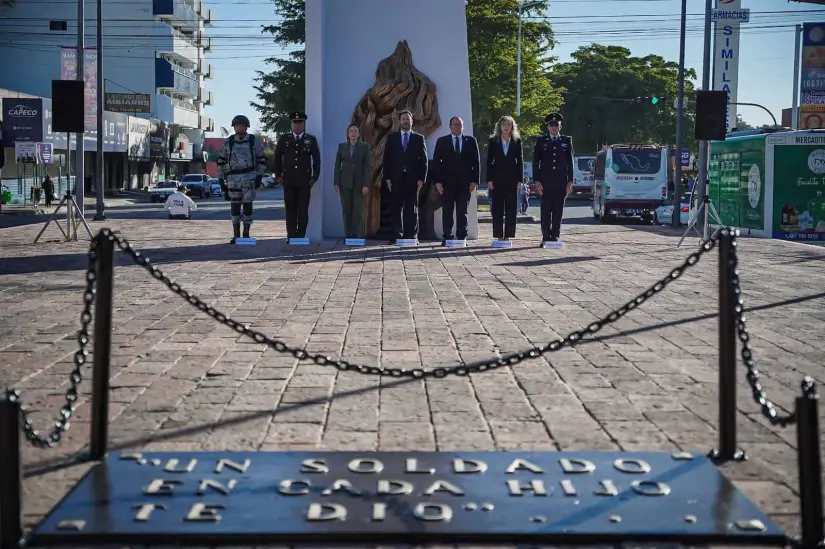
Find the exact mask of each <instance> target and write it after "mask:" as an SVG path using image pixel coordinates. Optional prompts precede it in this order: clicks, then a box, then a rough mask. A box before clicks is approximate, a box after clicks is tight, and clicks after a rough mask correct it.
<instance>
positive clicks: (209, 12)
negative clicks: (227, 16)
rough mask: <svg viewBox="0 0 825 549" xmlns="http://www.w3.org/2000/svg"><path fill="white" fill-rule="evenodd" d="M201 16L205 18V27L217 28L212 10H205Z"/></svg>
mask: <svg viewBox="0 0 825 549" xmlns="http://www.w3.org/2000/svg"><path fill="white" fill-rule="evenodd" d="M201 15H202V16H203V24H204V25H206V26H208V27H213V26H215V23H214V22H213V21H212V10H210V9H204V10H203V11H202V12H201Z"/></svg>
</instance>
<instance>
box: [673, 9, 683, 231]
mask: <svg viewBox="0 0 825 549" xmlns="http://www.w3.org/2000/svg"><path fill="white" fill-rule="evenodd" d="M686 26H687V0H682V23H681V26H680V27H679V76H678V82H677V85H678V87H679V88H678V89H679V97H678V99H677V100H676V102H677V104H676V154H675V155H674V161H675V162H674V164H675V166H674V167H675V170H674V171H675V173H674V174H673V215H671V216H670V217H671V219H670V221H671V224H672V225H673V226H674V227H676V228H678V227H679V226H680V225H681V224H682V146H683V145H682V144H683V139H684V136H683V135H682V133H683V131H682V126H683V122H684V118H685V27H686Z"/></svg>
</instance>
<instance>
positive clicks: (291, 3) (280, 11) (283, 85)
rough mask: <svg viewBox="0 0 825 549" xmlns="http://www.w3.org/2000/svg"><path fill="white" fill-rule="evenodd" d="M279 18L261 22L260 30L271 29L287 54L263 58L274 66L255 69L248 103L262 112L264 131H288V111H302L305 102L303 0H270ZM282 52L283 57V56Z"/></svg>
mask: <svg viewBox="0 0 825 549" xmlns="http://www.w3.org/2000/svg"><path fill="white" fill-rule="evenodd" d="M272 2H273V3H274V4H275V14H276V15H277V16H278V17H279V19H280V22H279V23H278V24H277V25H269V26H264V27H262V29H261V32H262V33H270V34H272V36H273V41H274V42H275V44H277V45H278V46H280V47H281V48H284V49H288V48H291V49H289V51H288V52H287V53H286V54H281V55H280V56H279V55H274V56H272V57H269V58H267V59H266V60H265V63H266V64H267V65H269V66H271V67H273V70H272V71H271V72H264V71H257V72H258V76H257V78H256V79H255V81H256V82H257V85H256V86H255V90H256V91H257V92H258V93H257V97H258V101H257V102H252V103H251V105H252V107H254V108H255V109H256V110H257V111H258V112H259V113H260V114H261V125H262V126H263V128H264V129H265V130H267V131H271V132H275V133H282V132H286V131H289V128H290V120H289V113H291V112H295V111H303V110H304V105H305V101H306V99H305V91H304V90H305V79H304V73H305V71H304V64H305V63H304V60H305V56H304V52H305V50H304V43H305V39H306V25H305V14H306V10H305V8H306V5H305V3H304V0H272ZM283 55H285V57H284V56H283Z"/></svg>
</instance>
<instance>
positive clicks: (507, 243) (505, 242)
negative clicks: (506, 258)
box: [493, 240, 513, 248]
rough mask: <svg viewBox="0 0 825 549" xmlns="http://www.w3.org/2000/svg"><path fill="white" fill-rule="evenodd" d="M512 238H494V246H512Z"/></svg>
mask: <svg viewBox="0 0 825 549" xmlns="http://www.w3.org/2000/svg"><path fill="white" fill-rule="evenodd" d="M512 247H513V241H512V240H493V248H512Z"/></svg>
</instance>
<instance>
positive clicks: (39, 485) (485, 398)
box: [0, 219, 825, 547]
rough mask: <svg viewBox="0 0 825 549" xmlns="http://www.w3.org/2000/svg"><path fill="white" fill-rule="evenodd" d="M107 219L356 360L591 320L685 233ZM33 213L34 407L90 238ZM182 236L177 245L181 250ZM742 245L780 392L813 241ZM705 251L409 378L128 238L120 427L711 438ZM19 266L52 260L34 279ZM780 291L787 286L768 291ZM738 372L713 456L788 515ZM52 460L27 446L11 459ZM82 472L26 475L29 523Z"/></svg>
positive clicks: (807, 290)
mask: <svg viewBox="0 0 825 549" xmlns="http://www.w3.org/2000/svg"><path fill="white" fill-rule="evenodd" d="M112 226H113V227H115V228H117V229H120V230H121V231H123V234H124V235H126V236H128V237H129V239H130V240H131V242H132V243H133V245H134V246H135V247H136V248H139V249H141V250H143V251H144V252H145V254H146V255H147V256H149V257H150V258H153V260H155V261H154V262H155V264H156V265H158V266H159V267H160V268H162V269H163V270H166V271H168V272H169V274H170V276H171V277H173V278H174V279H175V280H176V281H178V282H179V283H180V284H181V285H182V286H183V287H185V288H187V289H190V290H191V291H192V292H193V293H197V294H199V295H201V297H202V298H203V299H204V300H205V301H206V302H207V303H208V304H209V305H211V306H215V307H217V308H219V309H221V310H223V311H224V312H225V313H226V314H229V315H230V316H232V317H233V318H234V319H235V320H237V321H239V322H243V323H246V324H249V325H250V327H251V328H253V329H255V330H258V331H260V332H262V333H265V334H269V335H272V336H275V337H277V338H278V339H279V340H281V341H283V342H284V343H286V344H287V345H290V346H293V347H297V348H306V350H308V351H311V352H317V353H319V354H322V355H324V356H331V357H344V358H346V359H347V360H348V361H350V362H351V363H356V364H364V365H367V366H384V367H388V368H389V367H400V368H408V369H411V368H422V367H423V368H435V367H439V366H452V365H456V364H457V363H458V362H459V361H460V360H464V361H466V362H477V361H488V360H494V359H496V358H497V357H499V356H502V355H505V354H508V353H513V352H522V351H525V350H527V349H529V348H530V347H531V346H532V345H544V344H546V343H548V342H549V341H552V340H555V339H558V338H560V337H564V336H565V335H567V334H568V333H569V332H571V331H574V330H581V329H583V328H586V327H587V326H588V325H589V324H590V323H592V322H593V321H594V320H596V319H598V318H600V317H603V316H605V315H607V314H608V313H610V311H611V310H613V309H614V308H616V307H618V306H620V305H621V304H623V303H624V302H625V301H627V300H629V299H632V298H633V297H634V296H635V295H636V294H637V293H639V292H641V291H644V290H645V289H647V288H648V287H650V286H651V285H652V284H653V283H654V282H655V281H656V280H657V279H658V278H659V277H662V276H664V275H665V274H666V273H668V272H669V271H670V270H671V269H672V268H673V267H674V266H675V265H677V264H679V263H680V262H681V261H682V260H683V259H684V257H685V256H686V254H687V253H688V250H687V248H686V247H685V248H682V249H676V248H675V242H676V240H677V238H678V237H677V236H676V235H673V234H671V233H669V232H668V231H667V230H660V229H651V230H648V229H644V230H638V229H639V228H638V227H635V228H634V227H620V226H612V227H609V228H608V227H603V226H597V225H572V226H569V227H567V228H566V229H565V231H566V232H565V235H566V239H567V242H568V247H567V248H565V249H564V250H539V249H536V248H535V246H534V244H535V242H534V241H535V240H536V239H537V238H538V228H537V227H535V226H529V225H520V226H519V236H520V238H519V240H516V241H515V246H514V248H513V249H512V250H496V251H495V253H493V252H491V251H490V250H488V249H486V241H487V240H488V239H489V236H490V235H489V234H488V232H484V234H483V235H482V239H481V240H479V241H477V242H475V243H473V244H472V245H471V247H470V248H468V249H466V250H460V251H455V250H442V249H440V248H439V247H437V246H433V247H431V246H430V245H426V244H423V245H422V246H420V247H419V249H418V250H409V251H406V250H405V251H403V252H399V251H396V250H392V249H389V248H382V247H379V246H375V247H370V248H368V249H366V250H358V251H353V250H344V249H343V247H342V245H341V243H340V242H327V243H324V244H323V245H321V246H319V247H318V248H313V249H309V250H306V251H303V250H302V251H301V252H300V253H296V252H294V251H293V250H290V249H288V248H286V247H285V246H283V244H282V243H281V242H280V241H278V240H275V239H276V237H282V236H283V232H282V231H283V228H282V225H281V224H277V223H274V222H268V221H262V222H260V223H256V230H259V231H260V233H259V234H260V235H261V237H260V240H259V245H258V246H257V247H256V248H254V249H232V250H230V249H228V248H227V249H225V248H223V247H222V246H225V232H226V226H225V223H222V222H213V221H201V222H199V224H198V227H199V228H198V232H197V234H195V235H193V234H191V233H183V232H180V233H178V232H177V230H176V229H170V227H172V226H171V225H169V224H167V223H166V222H165V221H156V220H129V219H126V220H122V221H112ZM481 228H482V231H489V226H484V225H482V226H481ZM36 230H38V227H37V226H24V227H18V228H15V229H13V230H12V229H0V241H2V242H3V243H4V245H3V247H2V248H1V249H0V292H1V294H0V295H2V300H3V308H2V309H0V385H2V384H14V385H17V386H19V387H21V389H23V391H24V396H25V398H26V400H27V401H28V402H29V403H30V404H31V405H32V408H33V409H34V410H36V413H35V415H34V418H35V420H36V421H38V422H42V424H44V425H45V424H47V422H50V421H53V418H54V415H55V413H56V407H57V406H59V405H60V404H61V395H62V394H63V393H64V392H65V390H66V388H67V387H68V377H67V376H68V374H69V372H70V371H71V370H72V368H73V362H72V355H73V353H74V351H75V345H76V343H75V339H76V333H77V332H76V331H77V326H78V324H77V322H78V318H79V313H80V306H81V294H80V292H81V291H82V280H83V273H82V271H81V270H80V269H82V268H83V267H84V265H83V254H84V253H85V251H86V249H87V243H85V242H78V243H68V244H66V243H43V244H42V245H38V247H32V246H31V245H30V244H28V243H29V242H30V241H31V239H33V237H34V234H36ZM161 233H163V234H164V239H163V240H160V239H159V238H158V234H161ZM183 247H186V248H185V249H186V254H185V255H181V253H177V250H176V248H180V249H182V248H183ZM740 248H741V252H740V256H741V257H740V270H741V276H742V284H743V290H744V298H745V301H746V306H747V307H749V310H748V315H747V317H748V325H749V329H750V333H751V337H752V340H753V346H754V354H755V356H756V359H757V362H758V363H759V366H760V370H761V373H762V381H763V384H764V386H765V388H766V390H767V392H768V394H769V396H770V397H771V398H773V399H774V400H775V402H776V404H777V405H778V406H780V407H781V408H782V409H784V410H788V409H789V408H790V407H791V406H792V404H793V399H794V398H795V396H796V394H797V391H798V386H799V381H800V380H801V377H802V375H803V374H809V375H812V376H814V377H815V378H816V379H817V380H819V381H820V382H823V381H825V366H823V365H822V364H821V357H822V353H823V352H825V338H823V337H822V334H823V330H822V325H823V324H822V323H823V322H824V321H825V298H823V297H822V296H821V295H820V294H819V293H818V291H817V288H822V287H825V272H823V271H822V270H821V269H820V268H819V265H821V264H822V261H823V260H825V249H823V248H818V247H806V246H800V245H796V244H791V243H783V242H778V241H769V240H755V239H754V240H750V239H742V240H741V242H740ZM119 255H120V254H119ZM802 258H804V261H801V259H802ZM565 261H566V262H565ZM7 265H8V266H9V267H7ZM15 267H21V268H18V269H15ZM716 268H717V266H716V257H715V255H714V254H713V253H711V254H708V255H707V257H705V258H704V259H703V260H702V261H701V263H700V265H699V266H697V267H695V268H694V269H692V270H690V271H688V273H687V274H686V276H685V277H684V279H683V280H678V281H675V282H673V283H672V284H670V285H669V286H668V288H667V290H665V292H663V293H662V294H661V295H659V296H657V297H656V298H654V299H652V300H650V301H649V302H647V303H645V304H643V305H642V306H641V307H639V308H638V309H637V310H635V311H632V312H630V313H628V315H627V316H626V317H624V318H622V319H620V320H618V321H617V322H615V323H614V324H613V325H608V326H605V327H604V328H603V329H602V330H601V331H600V332H599V334H598V337H596V338H592V337H589V336H588V337H585V340H584V341H581V342H580V343H579V344H577V345H576V346H575V347H568V348H564V349H561V350H559V351H556V352H548V353H546V354H544V355H543V357H542V358H540V359H537V360H533V361H529V362H525V363H523V364H519V365H517V366H514V367H510V366H502V367H499V368H493V369H490V370H488V371H485V372H482V373H473V374H470V375H468V376H464V377H449V378H446V379H427V380H426V381H422V380H414V379H409V378H399V379H396V378H393V377H383V378H379V377H366V376H361V375H360V374H358V373H356V372H353V371H350V372H343V371H338V370H337V369H335V368H333V367H331V366H322V365H317V364H315V363H313V362H312V361H308V360H298V359H296V358H295V357H294V356H293V355H291V354H281V353H278V352H276V351H275V350H274V349H272V348H269V347H267V346H266V345H264V344H261V343H257V342H254V341H251V340H248V339H247V338H244V337H242V336H240V334H238V332H236V331H235V330H233V329H231V328H228V327H226V326H220V325H218V324H217V323H216V322H215V321H214V320H213V319H211V318H209V317H207V316H206V315H203V314H201V313H199V312H198V311H196V310H195V309H193V308H192V307H191V306H189V305H188V304H187V303H185V302H183V301H182V300H180V299H179V298H178V297H176V296H174V295H172V294H171V293H169V292H167V291H166V290H164V289H163V288H161V287H160V286H159V285H158V284H157V282H156V281H154V280H152V279H151V278H150V277H149V276H148V275H147V273H146V272H145V271H144V270H142V269H141V268H139V267H137V266H134V265H131V264H130V263H129V262H127V261H125V258H124V257H121V258H120V259H119V262H118V267H117V269H116V278H115V295H116V299H115V311H114V313H113V322H114V326H115V327H114V331H113V339H112V342H113V347H112V381H111V385H112V391H111V395H110V396H111V408H110V417H111V420H112V433H111V435H112V436H111V438H112V444H113V447H123V448H136V449H143V450H170V451H189V450H272V451H287V450H302V451H312V450H317V449H324V450H354V451H358V450H360V451H368V450H400V451H403V450H439V451H476V450H477V451H485V450H507V451H529V450H549V451H555V450H626V451H645V450H662V451H673V450H676V449H682V450H690V451H695V452H705V451H707V450H709V449H710V448H712V447H714V446H715V445H716V444H717V442H718V432H717V425H718V410H717V406H718V403H717V400H718V396H717V376H718V373H717V372H718V358H717V346H718V336H717V332H716V328H717V325H716V323H717V319H716V317H715V314H716V311H717V298H716V284H717V275H716ZM18 271H20V272H18ZM29 272H41V273H44V275H43V276H47V277H48V281H49V285H48V287H44V286H43V284H42V280H43V279H42V278H33V277H31V276H29V275H27V274H25V273H29ZM788 300H797V301H794V302H792V303H784V304H783V302H787V301H788ZM756 307H758V308H756ZM89 360H90V361H91V357H89ZM738 367H739V368H741V365H740V366H738ZM740 372H741V369H740ZM87 377H89V376H88V375H87ZM89 390H90V384H89V381H88V379H87V380H85V381H84V382H83V384H82V385H81V397H80V400H79V401H78V410H77V421H76V422H75V423H74V424H73V426H72V429H71V430H70V431H69V432H68V433H67V435H66V437H65V441H64V443H63V444H62V445H61V446H60V447H58V448H57V449H55V450H54V451H52V453H50V454H48V459H65V458H66V457H68V456H70V455H72V454H73V453H76V452H79V451H81V450H82V449H83V448H84V447H85V446H86V445H87V443H88V431H89V423H88V421H89V403H88V393H89ZM738 393H739V394H738V396H737V406H738V409H739V415H738V424H737V425H738V438H739V443H740V445H741V446H742V447H743V448H744V449H745V450H747V451H748V453H749V455H750V460H749V461H747V462H745V463H741V464H729V465H725V466H722V467H721V470H722V471H723V472H724V474H726V475H728V476H729V477H730V478H732V479H735V480H736V482H737V483H738V485H739V487H740V488H741V489H742V490H743V491H745V492H746V493H748V494H749V495H750V496H751V497H752V498H753V499H754V501H756V502H757V503H758V504H759V505H760V506H761V507H762V508H763V509H764V510H765V511H766V512H768V513H770V514H771V516H772V517H773V518H774V519H775V520H776V521H777V522H779V523H780V524H781V525H783V526H785V527H787V528H788V529H789V530H790V531H792V532H793V531H795V530H796V529H797V524H796V523H797V522H798V512H799V510H798V478H797V473H796V456H795V453H794V447H795V445H796V442H795V434H794V432H793V430H792V429H784V430H783V429H781V428H779V427H774V426H771V425H770V424H769V423H768V422H767V421H765V420H764V418H762V417H761V416H760V415H759V409H758V407H757V406H756V404H754V403H753V401H752V398H751V394H750V391H749V388H748V387H747V385H746V382H745V380H744V375H742V374H741V373H740V383H739V385H738ZM38 424H40V423H38ZM46 459H47V457H46V454H43V453H42V452H40V451H37V450H34V449H31V448H28V447H27V448H26V449H25V451H24V461H25V463H26V465H27V467H32V466H34V465H36V464H38V463H41V462H44V460H46ZM82 473H83V468H82V467H72V468H69V469H68V470H67V472H56V473H54V472H53V473H47V474H42V475H34V476H31V477H29V478H27V479H26V481H25V497H26V500H25V501H26V509H25V514H26V520H27V522H29V523H31V522H32V521H35V520H37V519H38V518H40V517H42V516H43V514H44V513H45V512H46V511H48V509H49V507H50V506H51V505H53V504H54V503H55V502H56V501H57V500H58V499H59V497H60V496H61V495H62V494H63V493H64V492H65V490H67V489H68V487H69V486H70V485H71V484H72V483H73V482H74V481H76V479H77V478H79V475H80V474H82ZM319 547H322V546H319Z"/></svg>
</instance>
